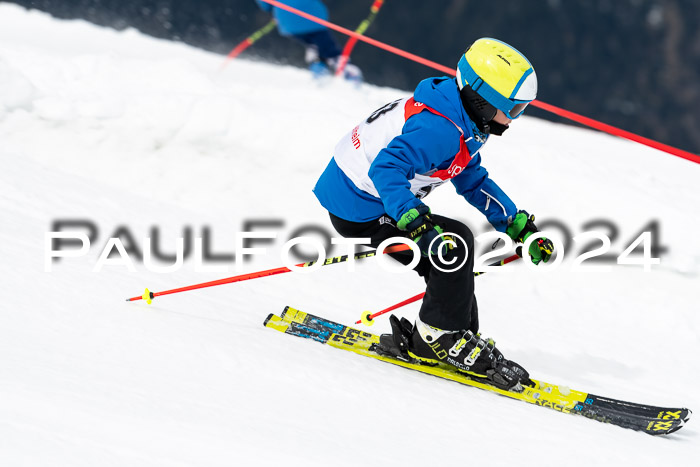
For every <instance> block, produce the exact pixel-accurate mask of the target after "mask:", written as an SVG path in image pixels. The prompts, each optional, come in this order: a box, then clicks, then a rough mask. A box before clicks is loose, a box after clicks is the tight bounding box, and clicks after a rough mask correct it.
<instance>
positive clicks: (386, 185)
mask: <svg viewBox="0 0 700 467" xmlns="http://www.w3.org/2000/svg"><path fill="white" fill-rule="evenodd" d="M459 137H460V134H459V131H458V130H457V128H456V127H455V126H454V125H453V124H452V123H450V121H449V120H446V119H444V118H443V117H440V116H438V115H434V114H432V113H430V112H428V111H424V112H421V113H420V114H418V115H414V116H413V117H411V118H409V119H408V121H407V122H406V123H405V124H404V127H403V132H402V134H401V135H399V136H397V137H395V138H394V139H392V140H391V142H390V143H389V144H388V145H387V147H386V148H384V149H382V150H381V151H380V152H379V154H377V157H376V158H375V159H374V161H373V162H372V165H371V166H370V168H369V177H370V179H371V180H372V183H373V184H374V187H375V188H376V189H377V192H378V193H379V197H380V198H381V200H382V203H383V204H384V209H385V211H386V213H387V214H389V216H391V217H392V218H393V219H395V220H397V221H398V220H399V219H401V216H402V215H403V214H405V213H406V212H408V211H409V210H410V209H412V208H415V207H417V206H418V205H420V204H421V201H420V200H419V199H418V198H416V196H415V195H414V194H413V193H412V192H411V190H410V188H411V184H410V182H409V180H411V179H412V178H413V177H414V176H415V174H417V173H418V174H422V173H426V172H428V171H430V170H431V169H435V168H437V167H438V166H439V165H440V164H441V163H443V162H444V161H445V160H450V159H451V158H453V157H454V155H455V154H457V151H459Z"/></svg>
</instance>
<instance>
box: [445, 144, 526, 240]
mask: <svg viewBox="0 0 700 467" xmlns="http://www.w3.org/2000/svg"><path fill="white" fill-rule="evenodd" d="M452 184H453V185H454V186H455V188H456V189H457V193H459V194H460V195H462V196H464V199H466V200H467V201H468V202H469V204H471V205H472V206H474V207H475V208H476V209H478V210H479V211H481V213H482V214H484V216H486V219H488V221H489V222H490V223H491V225H493V227H494V228H495V229H496V230H498V231H499V232H505V231H506V227H508V223H509V222H510V220H512V217H513V216H515V214H516V212H517V211H518V209H517V208H516V206H515V203H513V201H511V199H510V198H509V197H508V196H507V195H506V194H505V193H504V192H503V190H501V188H500V187H499V186H498V185H496V182H494V181H493V180H491V179H490V178H489V173H488V172H487V171H486V169H485V168H483V167H482V166H481V154H477V155H476V157H474V158H473V159H472V160H471V161H470V162H469V165H467V169H466V170H465V171H464V172H462V173H461V174H459V175H458V176H456V177H455V178H453V179H452Z"/></svg>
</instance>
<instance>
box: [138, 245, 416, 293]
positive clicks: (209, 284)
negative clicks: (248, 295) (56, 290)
mask: <svg viewBox="0 0 700 467" xmlns="http://www.w3.org/2000/svg"><path fill="white" fill-rule="evenodd" d="M408 249H410V247H409V246H408V245H406V244H398V245H394V246H390V247H388V248H385V249H384V254H387V253H398V252H400V251H406V250H408ZM376 255H377V250H369V251H364V252H362V253H357V254H355V256H354V257H353V258H354V259H362V258H370V257H372V256H376ZM347 260H348V255H343V256H334V257H332V258H326V259H324V260H323V262H322V264H321V265H322V266H328V265H330V264H337V263H342V262H345V261H347ZM316 263H317V261H309V262H306V263H299V264H297V265H296V267H300V268H308V267H311V266H313V265H314V264H316ZM291 271H292V270H291V269H289V268H287V267H281V268H274V269H266V270H264V271H258V272H251V273H248V274H241V275H239V276H233V277H226V278H224V279H217V280H215V281H209V282H202V283H201V284H194V285H188V286H185V287H179V288H177V289H170V290H164V291H162V292H151V291H150V290H148V289H146V291H145V292H144V293H143V295H139V296H136V297H131V298H127V299H126V301H127V302H135V301H137V300H145V301H146V302H147V303H148V304H149V305H150V304H151V302H152V301H153V299H154V298H156V297H160V296H161V295H170V294H174V293H180V292H187V291H188V290H196V289H203V288H206V287H215V286H217V285H224V284H232V283H234V282H243V281H247V280H251V279H258V278H260V277H267V276H274V275H277V274H284V273H285V272H291Z"/></svg>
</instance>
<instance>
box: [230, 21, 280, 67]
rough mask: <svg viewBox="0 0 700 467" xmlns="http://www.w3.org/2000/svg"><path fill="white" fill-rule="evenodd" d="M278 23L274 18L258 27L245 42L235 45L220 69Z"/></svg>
mask: <svg viewBox="0 0 700 467" xmlns="http://www.w3.org/2000/svg"><path fill="white" fill-rule="evenodd" d="M276 25H277V21H275V20H274V19H271V20H270V21H269V22H268V23H267V24H266V25H265V26H263V27H262V28H260V29H258V30H257V31H255V32H254V33H253V34H251V35H250V36H248V37H247V38H245V40H243V42H241V43H240V44H238V45H237V46H236V47H234V48H233V49H232V50H231V51H230V52H229V53H228V55H227V56H226V60H225V61H224V63H222V64H221V68H220V70H219V71H221V70H223V69H224V67H225V66H226V65H228V62H230V61H231V60H233V59H234V58H236V57H238V56H239V55H240V54H241V52H243V51H244V50H245V49H247V48H248V47H250V46H251V45H253V44H254V43H255V42H256V41H257V40H258V39H260V38H261V37H263V36H265V35H267V34H268V33H270V32H271V31H272V30H273V29H275V26H276Z"/></svg>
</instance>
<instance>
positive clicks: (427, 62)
mask: <svg viewBox="0 0 700 467" xmlns="http://www.w3.org/2000/svg"><path fill="white" fill-rule="evenodd" d="M260 1H262V2H265V3H269V4H270V5H272V6H276V7H277V8H281V9H283V10H286V11H288V12H290V13H294V14H295V15H298V16H301V17H302V18H306V19H308V20H309V21H313V22H315V23H318V24H322V25H323V26H325V27H327V28H329V29H333V30H334V31H338V32H339V33H342V34H345V35H346V36H350V37H354V38H355V39H356V40H360V41H362V42H366V43H368V44H370V45H373V46H375V47H378V48H380V49H383V50H386V51H387V52H391V53H393V54H395V55H398V56H400V57H404V58H407V59H409V60H413V61H414V62H417V63H420V64H421V65H425V66H428V67H431V68H434V69H436V70H438V71H442V72H443V73H449V74H451V75H452V76H454V74H455V71H454V70H453V69H452V68H448V67H446V66H443V65H440V64H439V63H436V62H433V61H432V60H428V59H427V58H423V57H419V56H418V55H415V54H412V53H410V52H406V51H405V50H401V49H398V48H396V47H393V46H391V45H389V44H385V43H383V42H380V41H378V40H375V39H371V38H369V37H366V36H363V35H362V34H358V33H356V32H353V31H351V30H349V29H346V28H344V27H342V26H338V25H337V24H333V23H331V22H328V21H326V20H324V19H321V18H318V17H316V16H313V15H310V14H308V13H306V12H303V11H301V10H299V9H296V8H294V7H291V6H289V5H285V4H284V3H281V2H278V1H277V0H260Z"/></svg>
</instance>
